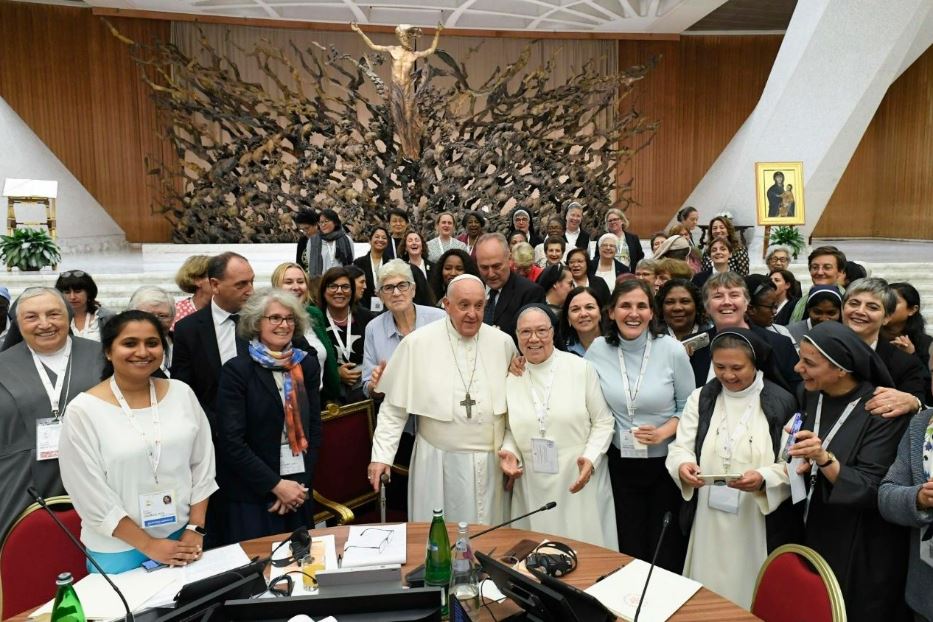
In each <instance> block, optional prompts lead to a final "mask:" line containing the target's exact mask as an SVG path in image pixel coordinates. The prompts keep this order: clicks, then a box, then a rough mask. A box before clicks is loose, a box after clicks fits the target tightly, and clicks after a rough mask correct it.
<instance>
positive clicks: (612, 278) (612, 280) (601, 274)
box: [589, 233, 630, 292]
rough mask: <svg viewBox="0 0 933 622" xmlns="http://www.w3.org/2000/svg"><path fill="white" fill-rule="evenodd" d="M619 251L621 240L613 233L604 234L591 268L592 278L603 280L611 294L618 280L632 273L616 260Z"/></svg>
mask: <svg viewBox="0 0 933 622" xmlns="http://www.w3.org/2000/svg"><path fill="white" fill-rule="evenodd" d="M618 249H619V238H618V237H616V235H615V234H613V233H604V234H603V235H602V236H600V238H599V243H598V245H597V250H598V255H597V256H596V258H595V259H594V260H593V264H592V265H591V266H590V272H589V274H590V276H591V277H593V278H595V279H601V280H602V281H603V282H604V283H605V284H606V287H607V288H608V289H609V291H610V292H611V291H613V290H614V289H615V288H616V278H618V276H619V275H620V274H625V273H627V272H630V270H629V269H628V268H627V267H626V264H624V263H622V262H621V261H619V260H618V259H616V256H617V252H618Z"/></svg>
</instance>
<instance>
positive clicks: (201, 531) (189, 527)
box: [185, 524, 207, 537]
mask: <svg viewBox="0 0 933 622" xmlns="http://www.w3.org/2000/svg"><path fill="white" fill-rule="evenodd" d="M185 529H187V530H188V531H193V532H194V533H196V534H198V535H199V536H201V537H204V536H206V535H207V530H206V529H204V527H201V526H200V525H191V524H188V525H185Z"/></svg>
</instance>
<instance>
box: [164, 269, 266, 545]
mask: <svg viewBox="0 0 933 622" xmlns="http://www.w3.org/2000/svg"><path fill="white" fill-rule="evenodd" d="M254 276H255V274H254V273H253V268H252V267H251V266H250V265H249V261H247V259H246V257H243V256H242V255H239V254H237V253H234V252H231V251H228V252H226V253H221V254H219V255H216V256H214V257H211V260H210V263H208V264H207V278H208V279H210V282H211V289H212V290H213V292H214V295H213V297H212V298H211V304H209V305H207V306H205V307H204V308H203V309H199V310H197V311H195V312H194V313H192V314H191V315H189V316H188V317H186V318H184V319H183V320H181V321H180V322H178V323H177V324H176V325H175V343H174V349H173V351H172V368H171V374H172V378H174V379H175V380H181V381H182V382H184V383H185V384H187V385H188V386H189V387H191V390H192V391H194V394H195V395H196V396H197V398H198V401H199V402H200V403H201V408H203V409H204V413H205V414H206V415H207V420H208V421H209V422H210V424H211V436H212V437H213V438H214V446H215V447H216V446H217V443H218V435H219V434H220V426H219V424H218V422H217V387H218V384H219V380H220V368H221V367H223V364H224V363H226V362H227V361H229V360H230V359H232V358H234V357H236V356H237V355H238V354H245V353H246V352H248V344H247V343H246V342H245V341H244V340H243V339H241V338H240V337H239V336H237V334H236V328H237V321H238V320H239V315H238V313H239V311H240V309H241V308H242V307H243V304H244V303H245V302H246V300H247V299H248V298H249V297H250V296H251V295H252V293H253V278H254ZM217 468H218V471H219V470H220V469H221V465H220V455H219V454H218V455H217ZM225 508H226V501H225V499H224V497H223V495H222V493H221V491H218V492H216V493H214V495H212V497H211V502H210V504H209V505H208V509H207V518H206V524H205V529H207V535H206V536H205V537H204V542H205V546H206V547H211V546H217V545H219V544H222V543H224V542H225V536H224V534H223V533H222V531H221V528H220V526H221V525H222V524H223V516H224V512H225Z"/></svg>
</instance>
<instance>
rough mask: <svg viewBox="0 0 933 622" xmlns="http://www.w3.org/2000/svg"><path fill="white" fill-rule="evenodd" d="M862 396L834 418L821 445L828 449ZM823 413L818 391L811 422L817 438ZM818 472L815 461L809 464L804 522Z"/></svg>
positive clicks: (821, 399) (808, 511)
mask: <svg viewBox="0 0 933 622" xmlns="http://www.w3.org/2000/svg"><path fill="white" fill-rule="evenodd" d="M861 399H862V398H860V397H857V398H855V399H854V400H852V401H851V402H849V404H848V405H847V406H846V407H845V410H843V411H842V414H841V415H840V416H839V419H837V420H836V423H834V424H833V427H832V428H830V429H829V434H827V435H826V438H824V439H823V447H824V448H825V449H829V444H830V443H831V442H832V441H833V438H835V437H836V432H838V431H839V429H840V428H842V424H844V423H845V422H846V419H848V418H849V415H851V414H852V411H853V410H855V407H856V406H858V403H859V401H861ZM822 414H823V394H822V393H820V397H819V398H818V399H817V401H816V421H815V422H814V423H813V434H814V435H816V436H817V438H819V436H820V418H821V416H822ZM818 472H819V467H818V466H817V465H816V462H812V463H811V464H810V490H808V491H807V506H806V508H805V509H804V512H803V520H804V522H806V520H807V515H808V514H809V513H810V499H811V498H812V497H813V489H814V488H816V475H817V473H818Z"/></svg>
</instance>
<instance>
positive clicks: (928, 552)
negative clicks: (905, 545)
mask: <svg viewBox="0 0 933 622" xmlns="http://www.w3.org/2000/svg"><path fill="white" fill-rule="evenodd" d="M920 559H921V561H923V563H925V564H926V565H927V566H933V540H926V541H923V540H921V541H920Z"/></svg>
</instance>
